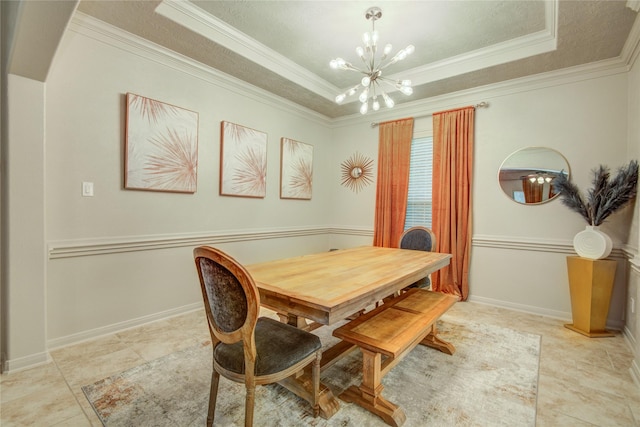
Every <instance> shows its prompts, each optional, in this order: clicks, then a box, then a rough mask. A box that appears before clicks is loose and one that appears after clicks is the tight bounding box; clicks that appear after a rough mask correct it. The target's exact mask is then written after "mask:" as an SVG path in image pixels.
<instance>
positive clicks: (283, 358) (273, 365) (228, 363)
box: [213, 317, 322, 376]
mask: <svg viewBox="0 0 640 427" xmlns="http://www.w3.org/2000/svg"><path fill="white" fill-rule="evenodd" d="M255 340H256V352H257V358H256V369H255V371H256V372H255V375H257V376H262V375H269V374H273V373H276V372H280V371H283V370H285V369H287V368H289V367H291V366H293V365H295V364H296V363H298V362H299V361H300V360H302V359H304V358H305V357H307V356H309V355H311V354H313V353H314V352H316V351H317V350H319V349H320V348H321V346H322V345H321V343H320V338H318V337H317V336H316V335H313V334H312V333H309V332H307V331H303V330H301V329H298V328H296V327H294V326H291V325H287V324H286V323H282V322H278V321H277V320H273V319H270V318H268V317H261V318H259V319H258V322H257V324H256V329H255ZM213 357H214V358H215V360H216V362H218V364H219V365H220V366H222V367H223V368H225V369H227V370H229V371H231V372H235V373H237V374H244V350H243V348H242V342H237V343H234V344H224V343H220V344H218V345H217V346H216V348H215V350H214V351H213Z"/></svg>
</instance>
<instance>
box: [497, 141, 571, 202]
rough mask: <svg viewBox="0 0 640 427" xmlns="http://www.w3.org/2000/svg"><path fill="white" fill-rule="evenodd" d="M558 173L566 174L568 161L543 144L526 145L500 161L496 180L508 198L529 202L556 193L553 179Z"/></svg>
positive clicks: (544, 199)
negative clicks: (539, 145)
mask: <svg viewBox="0 0 640 427" xmlns="http://www.w3.org/2000/svg"><path fill="white" fill-rule="evenodd" d="M560 174H563V175H565V176H567V177H568V176H569V163H568V162H567V159H565V158H564V156H563V155H562V154H560V153H559V152H557V151H556V150H554V149H551V148H546V147H526V148H523V149H521V150H518V151H516V152H515V153H513V154H511V155H510V156H509V157H507V158H506V159H505V160H504V162H502V165H501V166H500V171H499V172H498V180H499V182H500V187H501V188H502V191H504V193H505V194H506V195H507V196H508V197H509V198H510V199H511V200H514V201H516V202H518V203H522V204H524V205H532V204H539V203H545V202H548V201H549V200H553V199H554V198H556V197H557V196H558V194H556V193H554V191H553V180H554V179H556V177H558V176H559V175H560Z"/></svg>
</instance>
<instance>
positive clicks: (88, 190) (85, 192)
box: [82, 182, 93, 197]
mask: <svg viewBox="0 0 640 427" xmlns="http://www.w3.org/2000/svg"><path fill="white" fill-rule="evenodd" d="M82 196H83V197H93V182H83V183H82Z"/></svg>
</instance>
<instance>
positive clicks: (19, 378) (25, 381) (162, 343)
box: [0, 302, 640, 427]
mask: <svg viewBox="0 0 640 427" xmlns="http://www.w3.org/2000/svg"><path fill="white" fill-rule="evenodd" d="M449 314H452V315H454V316H456V318H459V319H468V320H470V321H471V320H472V321H474V322H479V321H480V322H483V321H484V322H486V323H490V324H494V325H496V326H501V327H506V328H511V329H515V330H519V331H523V332H529V333H534V334H539V335H541V336H542V348H541V355H540V377H539V384H538V403H537V409H538V410H537V422H536V425H537V426H540V427H547V426H553V427H558V426H562V427H564V426H570V427H587V426H590V427H593V426H602V427H604V426H624V427H631V426H635V427H640V388H639V387H638V386H637V385H636V384H634V382H633V381H632V379H631V375H630V372H629V368H630V366H631V362H632V360H633V354H632V352H631V350H630V348H629V345H628V343H627V342H626V341H625V340H624V338H623V337H622V336H621V335H620V334H618V335H617V336H615V337H611V338H587V337H584V336H582V335H580V334H577V333H575V332H572V331H570V330H568V329H566V328H564V327H563V322H562V321H560V320H557V319H550V318H546V317H542V316H536V315H531V314H526V313H521V312H516V311H511V310H506V309H502V308H496V307H490V306H486V305H482V304H477V303H472V302H464V303H458V304H456V305H455V306H454V307H453V308H452V309H451V310H449V312H448V315H449ZM208 338H209V332H208V330H207V327H206V322H205V319H204V312H203V311H196V312H193V313H188V314H184V315H181V316H177V317H174V318H171V319H166V320H162V321H158V322H154V323H151V324H148V325H144V326H140V327H137V328H133V329H129V330H126V331H122V332H119V333H116V334H112V335H109V336H105V337H102V338H98V339H95V340H91V341H87V342H84V343H80V344H76V345H73V346H68V347H64V348H60V349H57V350H53V351H51V356H52V359H53V361H52V363H49V364H46V365H43V366H38V367H34V368H31V369H27V370H23V371H19V372H15V373H10V374H4V375H2V376H0V426H2V427H10V426H70V427H75V426H78V427H80V426H83V427H84V426H100V425H101V423H100V421H99V420H98V418H97V416H96V415H95V413H94V412H93V409H92V408H91V406H90V405H89V403H88V402H87V400H86V398H85V397H84V395H83V393H82V391H81V389H80V387H81V386H83V385H87V384H91V383H93V382H95V381H98V380H100V379H102V378H105V377H107V376H110V375H113V374H116V373H118V372H122V371H124V370H127V369H129V368H132V367H134V366H137V365H140V364H143V363H145V362H147V361H150V360H153V359H156V358H158V357H161V356H164V355H166V354H170V353H172V352H175V351H177V350H180V349H183V348H187V347H189V346H192V345H195V344H196V343H197V342H200V341H201V340H203V339H208ZM381 425H384V424H383V423H382V422H381ZM488 425H490V424H488ZM438 427H441V426H438Z"/></svg>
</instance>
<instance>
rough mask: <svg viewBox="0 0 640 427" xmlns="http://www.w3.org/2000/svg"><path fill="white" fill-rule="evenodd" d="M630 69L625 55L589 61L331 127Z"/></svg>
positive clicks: (341, 120)
mask: <svg viewBox="0 0 640 427" xmlns="http://www.w3.org/2000/svg"><path fill="white" fill-rule="evenodd" d="M629 68H630V66H629V65H628V62H627V60H625V59H624V58H621V57H617V58H612V59H606V60H602V61H597V62H592V63H589V64H584V65H577V66H575V67H569V68H563V69H560V70H554V71H549V72H546V73H540V74H533V75H530V76H525V77H519V78H516V79H511V80H505V81H502V82H498V83H491V84H488V85H485V86H478V87H474V88H471V89H465V90H461V91H458V92H451V93H447V94H445V95H439V96H434V97H431V98H426V99H420V100H417V101H411V102H403V103H402V104H399V105H396V106H395V107H394V108H393V109H392V110H389V109H384V110H382V109H381V110H380V111H378V112H369V113H367V115H366V116H363V115H362V114H360V113H354V114H352V115H349V116H344V117H339V118H336V119H333V121H332V126H333V127H342V126H351V125H354V124H358V123H365V122H366V123H368V124H369V123H371V122H383V121H387V120H396V119H398V118H400V117H421V116H429V115H431V114H433V113H434V112H436V111H443V110H448V109H452V108H459V107H460V106H463V105H473V104H477V103H479V102H481V101H485V102H488V103H489V108H491V102H492V100H495V99H498V98H501V97H503V96H509V95H513V94H517V93H521V92H528V91H531V90H538V89H544V88H547V87H554V86H560V85H564V84H570V83H574V82H579V81H584V80H591V79H596V78H600V77H606V76H611V75H616V74H622V73H626V72H628V71H629ZM376 132H377V131H376Z"/></svg>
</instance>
